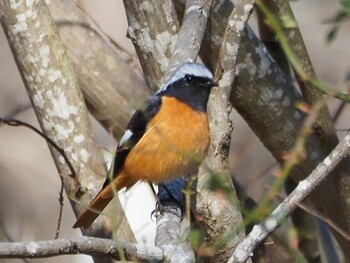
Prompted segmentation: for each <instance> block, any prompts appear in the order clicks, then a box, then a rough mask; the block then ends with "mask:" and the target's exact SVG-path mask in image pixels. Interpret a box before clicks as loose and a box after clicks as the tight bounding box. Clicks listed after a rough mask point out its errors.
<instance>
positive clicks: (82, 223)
mask: <svg viewBox="0 0 350 263" xmlns="http://www.w3.org/2000/svg"><path fill="white" fill-rule="evenodd" d="M113 197H114V195H113V189H112V186H111V185H108V186H106V187H105V188H103V189H102V190H101V191H100V192H99V193H98V194H97V195H96V197H95V198H94V199H93V200H92V201H91V203H90V204H89V207H88V209H87V210H86V211H85V212H84V213H83V214H82V215H81V216H80V217H79V218H78V220H77V222H75V224H74V226H73V228H78V227H81V228H85V229H86V228H88V227H89V226H90V225H91V224H92V222H94V221H95V219H96V218H97V217H98V216H99V215H100V213H101V212H102V210H103V209H104V208H105V207H106V206H107V205H108V204H109V202H110V201H111V200H112V199H113Z"/></svg>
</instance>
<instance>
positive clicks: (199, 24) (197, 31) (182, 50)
mask: <svg viewBox="0 0 350 263" xmlns="http://www.w3.org/2000/svg"><path fill="white" fill-rule="evenodd" d="M210 5H211V0H188V1H186V7H185V13H184V17H183V20H182V25H181V28H180V31H179V33H178V38H177V42H176V45H175V49H174V51H173V54H172V56H171V59H170V61H169V65H168V68H167V70H166V72H165V74H164V75H163V77H162V81H161V83H162V84H163V85H164V84H165V83H166V82H167V80H168V79H169V78H170V77H171V75H172V74H173V73H174V71H175V70H176V68H177V67H178V66H180V65H181V64H182V63H184V62H189V61H190V62H193V61H195V60H196V59H197V56H198V53H199V49H200V47H201V44H202V39H203V36H204V32H205V29H206V28H207V27H206V25H207V21H208V17H209V13H210Z"/></svg>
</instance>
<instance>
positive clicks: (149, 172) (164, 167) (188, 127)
mask: <svg viewBox="0 0 350 263" xmlns="http://www.w3.org/2000/svg"><path fill="white" fill-rule="evenodd" d="M209 140H210V134H209V125H208V119H207V116H206V114H205V113H203V112H195V111H193V110H192V109H191V108H190V107H189V106H188V105H186V104H185V103H182V102H179V101H178V100H176V99H175V98H172V97H163V98H162V107H161V109H160V111H159V112H158V114H157V115H156V116H155V117H154V118H153V119H152V120H151V122H150V123H149V124H148V126H147V129H146V132H145V134H144V135H143V137H142V138H141V140H140V141H139V142H138V143H137V144H136V145H135V146H134V148H133V149H132V150H131V151H130V153H129V155H128V157H127V158H126V160H125V163H124V169H123V173H124V175H125V176H127V177H132V178H133V180H132V181H137V180H145V181H149V182H154V183H160V182H164V181H168V180H171V179H174V178H176V177H179V176H184V175H187V174H190V173H193V172H194V171H195V170H196V168H197V167H198V166H199V164H200V163H201V162H202V160H203V158H204V157H205V155H206V154H207V151H208V147H209ZM129 179H131V178H129Z"/></svg>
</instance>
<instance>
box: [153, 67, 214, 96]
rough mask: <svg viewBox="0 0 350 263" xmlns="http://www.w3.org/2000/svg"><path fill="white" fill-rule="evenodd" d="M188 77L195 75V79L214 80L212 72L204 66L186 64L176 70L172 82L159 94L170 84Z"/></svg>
mask: <svg viewBox="0 0 350 263" xmlns="http://www.w3.org/2000/svg"><path fill="white" fill-rule="evenodd" d="M186 75H193V76H195V77H202V78H208V79H211V80H212V79H213V78H214V77H213V74H212V73H211V72H210V70H209V69H208V68H206V67H205V66H203V65H202V64H198V63H193V62H186V63H183V64H182V65H181V66H180V67H178V68H177V69H176V71H175V72H174V74H173V76H172V77H171V78H170V80H169V81H168V82H167V83H166V84H165V85H164V86H163V87H162V88H161V89H160V90H158V92H157V93H159V92H162V91H164V90H166V88H167V87H168V86H169V84H171V83H174V82H176V81H177V80H179V79H182V78H184V77H185V76H186Z"/></svg>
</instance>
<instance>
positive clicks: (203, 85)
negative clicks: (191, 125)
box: [161, 75, 216, 112]
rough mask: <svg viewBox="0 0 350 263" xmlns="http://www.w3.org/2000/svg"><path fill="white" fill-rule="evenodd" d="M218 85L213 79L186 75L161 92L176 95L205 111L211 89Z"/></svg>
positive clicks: (179, 98) (171, 95) (197, 109)
mask: <svg viewBox="0 0 350 263" xmlns="http://www.w3.org/2000/svg"><path fill="white" fill-rule="evenodd" d="M214 86H216V84H215V83H214V82H213V80H212V79H209V78H204V77H197V76H194V75H185V77H184V78H182V79H179V80H178V81H175V82H174V83H171V84H169V85H168V87H167V88H166V89H165V90H164V91H162V92H161V95H164V96H169V97H175V98H177V99H178V100H180V101H182V102H184V103H186V104H188V105H189V106H191V107H192V108H193V109H194V110H196V111H202V112H205V111H206V110H207V102H208V98H209V94H210V89H211V88H212V87H214Z"/></svg>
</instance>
